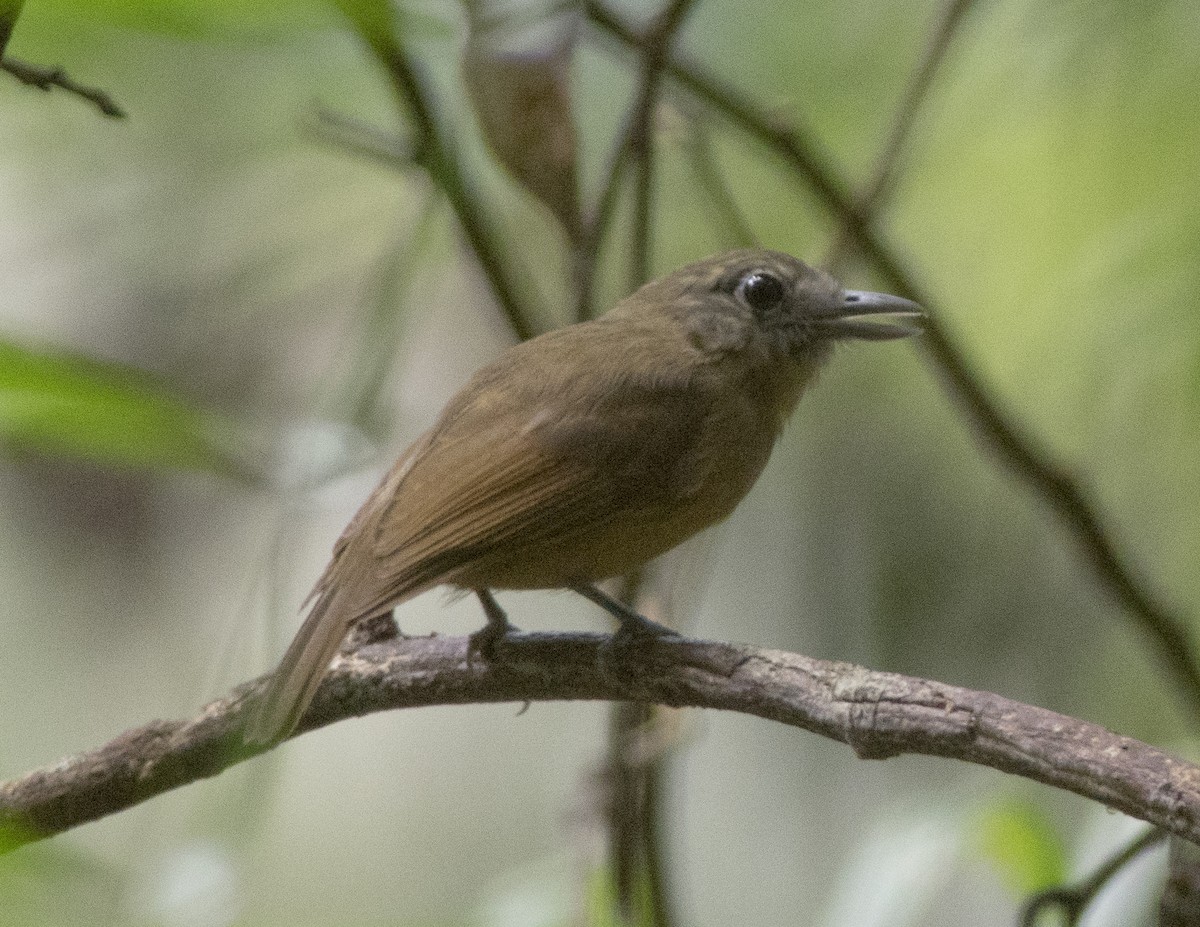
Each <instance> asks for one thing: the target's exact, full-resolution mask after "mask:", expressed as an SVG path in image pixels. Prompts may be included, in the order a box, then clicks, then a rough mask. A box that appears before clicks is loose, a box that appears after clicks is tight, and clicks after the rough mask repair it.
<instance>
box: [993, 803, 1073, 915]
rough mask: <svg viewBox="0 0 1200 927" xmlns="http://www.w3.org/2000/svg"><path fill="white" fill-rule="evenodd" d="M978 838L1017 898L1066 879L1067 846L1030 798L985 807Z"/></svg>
mask: <svg viewBox="0 0 1200 927" xmlns="http://www.w3.org/2000/svg"><path fill="white" fill-rule="evenodd" d="M976 839H977V841H978V843H979V846H980V847H981V849H982V851H983V853H984V854H985V855H986V856H987V857H988V858H990V859H991V860H992V862H993V864H994V865H995V866H996V868H997V870H998V871H999V872H1000V875H1001V877H1002V878H1003V879H1004V883H1005V885H1007V886H1008V888H1009V890H1010V891H1012V892H1013V894H1014V895H1015V896H1017V897H1018V898H1020V897H1024V896H1028V895H1031V894H1033V893H1034V892H1038V891H1041V890H1042V889H1045V888H1049V887H1050V886H1052V885H1059V884H1061V883H1063V882H1064V881H1065V880H1066V877H1067V853H1066V847H1065V846H1064V845H1063V842H1062V840H1061V839H1060V838H1059V837H1058V835H1057V834H1056V833H1055V831H1054V827H1053V825H1052V824H1051V822H1050V820H1049V817H1048V816H1047V814H1046V813H1045V811H1044V810H1042V809H1041V808H1039V807H1037V806H1036V805H1034V804H1032V803H1030V802H1028V801H1019V800H1016V799H1009V800H1007V801H1004V802H1001V803H998V804H995V805H993V806H991V807H989V808H987V809H985V810H984V811H983V812H982V813H981V814H980V816H979V820H978V821H977V829H976Z"/></svg>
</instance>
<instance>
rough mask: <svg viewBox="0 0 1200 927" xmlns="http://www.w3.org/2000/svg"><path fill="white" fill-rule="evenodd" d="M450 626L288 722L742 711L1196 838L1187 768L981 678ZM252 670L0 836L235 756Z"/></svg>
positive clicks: (66, 770) (85, 811)
mask: <svg viewBox="0 0 1200 927" xmlns="http://www.w3.org/2000/svg"><path fill="white" fill-rule="evenodd" d="M468 646H469V645H468V640H467V638H465V637H429V638H413V639H392V640H388V641H383V642H379V643H368V644H365V645H363V646H360V647H359V648H358V649H357V650H354V651H351V652H349V653H346V654H343V655H342V656H341V657H340V658H339V659H338V660H337V661H336V662H335V663H334V665H333V668H332V670H331V671H330V673H329V675H328V676H327V677H326V679H325V681H324V683H323V684H322V685H321V688H320V689H319V691H318V692H317V696H316V698H315V699H314V701H313V703H312V705H311V706H310V708H309V710H308V712H307V714H306V715H305V717H304V718H303V719H302V721H301V724H300V727H299V728H298V732H303V731H311V730H315V729H316V728H319V727H324V726H325V725H328V724H332V723H334V722H335V721H339V720H342V719H344V718H349V717H353V716H356V715H363V714H367V713H369V712H374V711H383V710H385V709H389V708H416V707H421V706H428V705H467V704H482V703H495V702H522V701H531V702H532V701H537V702H541V701H551V700H585V699H586V700H596V699H606V700H612V701H640V702H655V703H659V704H663V705H672V706H676V707H684V706H691V707H698V708H716V709H722V710H725V711H737V712H742V713H744V714H749V715H755V716H757V717H760V718H766V719H768V720H772V721H778V722H780V723H782V724H788V725H791V726H793V727H798V728H801V729H804V730H807V731H811V732H813V733H815V734H819V735H821V736H823V737H829V738H832V739H834V740H838V741H841V742H842V743H845V744H848V745H850V746H851V747H852V748H853V749H854V751H855V752H856V753H857V754H858V755H859V756H860V757H862V758H863V759H885V758H888V757H892V756H898V755H900V754H904V753H917V754H925V755H929V756H942V757H949V758H953V759H959V760H963V761H965V762H969V763H976V764H979V765H982V766H990V767H992V768H993V769H998V770H1001V771H1002V772H1007V773H1013V774H1015V775H1019V776H1024V777H1025V778H1028V779H1032V780H1034V781H1036V782H1042V783H1045V784H1046V785H1051V786H1054V787H1056V788H1061V789H1066V790H1068V791H1071V792H1075V793H1076V794H1078V795H1082V796H1085V797H1087V798H1091V799H1094V800H1095V801H1099V802H1102V803H1103V804H1105V805H1107V806H1109V807H1111V808H1113V809H1115V810H1118V811H1122V812H1124V813H1126V814H1129V815H1132V816H1134V817H1137V818H1141V819H1142V820H1145V821H1148V822H1150V823H1151V824H1154V825H1156V826H1158V827H1161V828H1163V829H1164V830H1168V831H1170V832H1171V833H1173V834H1176V835H1178V836H1180V837H1183V838H1185V839H1187V840H1189V841H1191V842H1193V843H1197V844H1200V767H1197V766H1193V765H1192V764H1190V763H1186V762H1184V761H1182V760H1180V759H1177V758H1175V757H1173V756H1170V755H1169V754H1167V753H1164V752H1162V751H1160V750H1157V749H1155V748H1154V747H1151V746H1148V745H1146V744H1144V743H1140V742H1138V741H1136V740H1133V739H1131V738H1128V737H1122V736H1120V735H1118V734H1114V733H1112V732H1110V731H1107V730H1105V729H1104V728H1102V727H1100V726H1099V725H1096V724H1091V723H1089V722H1087V721H1081V720H1078V719H1075V718H1070V717H1067V716H1065V715H1060V714H1057V713H1056V712H1053V711H1048V710H1046V709H1044V708H1037V707H1035V706H1032V705H1024V704H1021V703H1020V702H1015V701H1012V700H1010V699H1006V698H1003V697H1001V696H999V695H993V694H991V693H989V692H976V691H972V690H970V689H963V688H959V687H958V686H951V685H945V684H943V683H940V682H934V681H930V680H925V679H915V678H912V677H909V676H901V675H899V674H897V673H884V672H874V671H871V670H867V669H864V668H862V667H859V666H854V665H852V664H849V663H834V662H829V661H825V660H816V659H813V658H811V657H805V656H801V655H799V654H793V653H785V652H783V651H779V650H768V649H764V648H757V647H746V646H739V645H734V644H725V643H717V642H712V641H701V640H694V639H689V638H682V637H680V638H659V639H655V640H650V641H646V642H638V643H637V645H636V646H620V645H618V644H617V643H615V642H614V639H613V638H612V637H610V636H608V635H603V634H513V635H509V636H508V637H506V638H504V639H503V640H502V641H501V642H500V643H499V644H498V645H497V649H496V655H495V657H494V658H493V659H492V660H491V661H484V660H481V659H479V657H478V656H475V657H474V658H473V659H472V657H471V655H470V654H469V652H468ZM266 684H267V680H266V679H265V678H260V679H258V680H256V681H254V682H253V683H248V684H246V685H243V686H241V687H239V688H237V689H235V690H234V691H233V692H231V693H230V694H229V695H227V696H226V697H224V698H222V699H219V700H217V701H215V702H212V703H211V704H209V705H207V706H206V707H205V708H203V709H202V710H201V712H200V713H199V714H198V715H197V716H196V717H194V718H188V719H185V720H179V721H153V722H151V723H150V724H147V725H146V726H144V727H141V728H137V729H135V730H131V731H127V732H126V733H124V734H122V735H121V736H119V737H117V738H116V739H115V740H112V741H110V742H109V743H108V744H106V745H104V746H102V747H99V748H98V749H95V750H91V751H88V752H86V753H81V754H78V755H76V756H73V757H69V758H67V759H65V760H62V761H61V762H58V763H55V764H53V765H51V766H46V767H44V768H42V769H39V770H36V771H34V772H31V773H29V774H28V775H25V776H22V777H21V778H19V779H14V780H12V781H10V782H7V783H4V784H0V835H2V839H0V848H3V849H12V848H14V847H16V846H19V845H21V844H24V843H28V842H30V841H33V840H37V839H40V838H43V837H48V836H51V835H53V834H57V833H61V832H62V831H65V830H68V829H70V828H72V827H77V826H78V825H80V824H83V823H86V822H88V821H94V820H96V819H98V818H101V817H104V816H105V815H108V814H112V813H114V812H117V811H121V810H123V809H125V808H128V807H131V806H133V805H136V804H138V803H140V802H143V801H145V800H146V799H148V798H151V797H153V796H155V795H159V794H161V793H163V792H166V791H168V790H170V789H174V788H178V787H179V786H182V785H186V784H187V783H189V782H194V781H196V780H198V779H202V778H205V777H208V776H214V775H216V774H217V773H219V772H221V771H222V770H223V769H225V768H227V767H229V766H232V765H234V764H235V763H239V762H241V761H243V760H247V759H249V758H250V757H252V756H254V755H256V754H257V753H260V752H262V750H263V748H249V747H247V746H245V745H244V744H243V743H242V738H241V730H242V727H243V726H244V725H245V723H246V721H247V720H248V718H249V716H250V714H251V712H252V710H253V708H254V702H255V699H256V698H258V697H260V696H261V695H262V693H263V691H264V689H265V687H266Z"/></svg>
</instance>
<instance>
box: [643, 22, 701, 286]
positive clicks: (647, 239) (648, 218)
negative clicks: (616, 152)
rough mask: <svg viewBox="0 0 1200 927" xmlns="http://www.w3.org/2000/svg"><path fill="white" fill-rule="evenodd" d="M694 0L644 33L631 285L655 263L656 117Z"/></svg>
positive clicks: (644, 276)
mask: <svg viewBox="0 0 1200 927" xmlns="http://www.w3.org/2000/svg"><path fill="white" fill-rule="evenodd" d="M691 7H692V0H670V2H669V3H668V4H667V5H666V7H665V8H664V9H663V11H662V12H661V13H660V14H659V15H658V16H656V17H655V19H654V21H653V23H652V24H651V25H650V27H649V28H648V29H646V31H645V32H644V33H643V35H642V41H641V55H642V66H641V79H640V81H639V86H638V94H637V101H636V103H635V104H634V110H633V117H632V119H631V120H630V123H629V135H628V145H629V153H630V156H631V157H632V158H633V164H634V197H633V235H632V238H631V240H630V262H629V264H630V268H629V275H630V282H631V284H632V285H631V286H630V289H631V290H632V289H637V287H639V286H641V285H642V284H643V283H645V282H646V281H647V280H649V279H650V268H651V266H652V264H653V261H652V256H653V255H652V252H653V244H654V243H653V240H652V239H653V236H652V235H651V231H652V229H651V225H652V217H653V213H654V167H655V165H654V161H655V158H654V135H655V133H654V117H655V114H656V113H657V111H658V100H659V93H660V88H661V87H662V75H663V68H664V67H665V66H666V63H667V61H668V59H669V56H670V53H671V43H672V42H673V41H674V39H675V35H676V34H677V33H678V32H679V29H680V28H681V27H682V26H683V21H684V19H686V18H687V14H688V11H689V10H690V9H691Z"/></svg>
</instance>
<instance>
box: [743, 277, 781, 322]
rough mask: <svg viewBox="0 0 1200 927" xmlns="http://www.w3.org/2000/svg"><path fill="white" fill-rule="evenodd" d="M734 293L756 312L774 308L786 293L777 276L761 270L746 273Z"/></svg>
mask: <svg viewBox="0 0 1200 927" xmlns="http://www.w3.org/2000/svg"><path fill="white" fill-rule="evenodd" d="M734 293H736V294H737V296H738V297H739V298H740V299H741V300H742V302H744V303H745V304H746V305H747V306H749V307H750V308H751V309H753V310H755V311H756V312H766V311H768V310H771V309H774V308H775V307H776V306H778V305H779V304H780V303H781V302H783V298H784V296H785V295H787V291H786V290H785V289H784V287H783V284H782V283H781V282H780V281H779V278H778V277H775V276H773V275H771V274H768V273H766V272H764V271H761V270H756V271H754V272H753V273H750V274H746V276H744V277H743V278H742V279H741V282H740V283H738V285H737V289H736V290H734Z"/></svg>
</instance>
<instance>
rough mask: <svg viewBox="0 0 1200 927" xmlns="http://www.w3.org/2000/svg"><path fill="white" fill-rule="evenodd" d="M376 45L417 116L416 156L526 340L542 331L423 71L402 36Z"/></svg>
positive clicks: (395, 85)
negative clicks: (525, 301) (441, 121)
mask: <svg viewBox="0 0 1200 927" xmlns="http://www.w3.org/2000/svg"><path fill="white" fill-rule="evenodd" d="M371 47H372V50H373V51H374V52H375V54H376V56H377V57H378V58H379V59H380V61H382V62H383V64H384V66H385V67H386V68H387V70H388V74H389V75H390V76H391V78H392V86H393V88H394V89H395V91H396V94H397V96H399V97H400V99H401V101H402V103H403V104H404V105H405V107H406V108H407V109H408V111H409V114H410V116H411V118H412V123H413V128H414V129H415V132H416V138H414V140H413V143H414V150H415V155H416V157H417V158H418V160H419V162H420V163H421V164H422V165H423V166H424V167H425V169H426V171H428V173H429V176H430V177H431V178H432V179H433V181H434V182H435V183H436V184H437V185H438V186H439V187H440V188H441V190H442V192H443V193H444V194H445V195H446V199H447V200H449V202H450V206H451V208H452V209H453V210H454V213H455V215H456V216H457V218H458V223H459V225H460V226H461V228H462V230H463V234H464V235H465V236H466V239H467V242H468V244H469V245H470V247H471V250H472V251H474V253H475V257H476V259H477V260H478V261H479V266H480V267H481V268H482V269H483V273H484V275H485V276H486V277H487V280H488V283H489V285H490V286H491V288H492V293H493V294H494V295H495V297H496V302H497V303H499V305H500V309H501V311H502V312H503V313H504V316H505V318H506V319H507V320H508V324H509V327H510V328H511V329H512V331H513V334H515V335H516V336H517V338H519V339H521V340H522V341H524V340H525V339H527V338H531V337H533V336H534V335H535V334H537V331H536V329H535V325H534V322H533V319H532V317H531V314H530V313H529V312H528V311H527V310H526V308H525V306H524V304H523V302H522V300H521V298H520V296H519V295H518V291H517V287H516V285H515V283H514V277H515V276H516V273H515V271H513V270H512V269H511V268H510V267H509V265H508V259H507V258H506V257H505V255H504V253H503V250H502V249H501V248H500V246H499V244H498V239H497V236H496V234H495V232H494V231H493V229H492V227H491V224H490V222H489V220H488V218H487V215H486V214H485V212H484V210H483V207H482V205H481V204H482V201H481V199H480V197H479V195H478V193H477V192H476V191H475V190H474V189H472V188H471V186H470V184H469V182H468V180H467V177H466V174H465V172H464V171H463V169H462V165H461V164H460V163H459V161H458V157H457V155H456V153H455V150H454V146H453V144H452V142H451V139H450V137H449V134H448V133H446V132H445V131H444V130H443V129H442V128H441V127H440V126H439V125H438V123H437V119H436V118H435V117H434V112H435V107H434V105H433V101H432V99H431V95H430V93H429V91H428V89H427V88H426V87H425V84H424V81H423V80H422V78H421V75H420V74H419V73H418V71H417V69H416V67H415V66H414V64H413V62H412V60H411V59H410V58H409V56H408V54H407V53H406V52H405V50H404V48H403V47H402V46H401V45H400V42H399V40H398V39H395V40H391V41H388V42H386V43H382V42H380V41H375V42H372V46H371Z"/></svg>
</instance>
